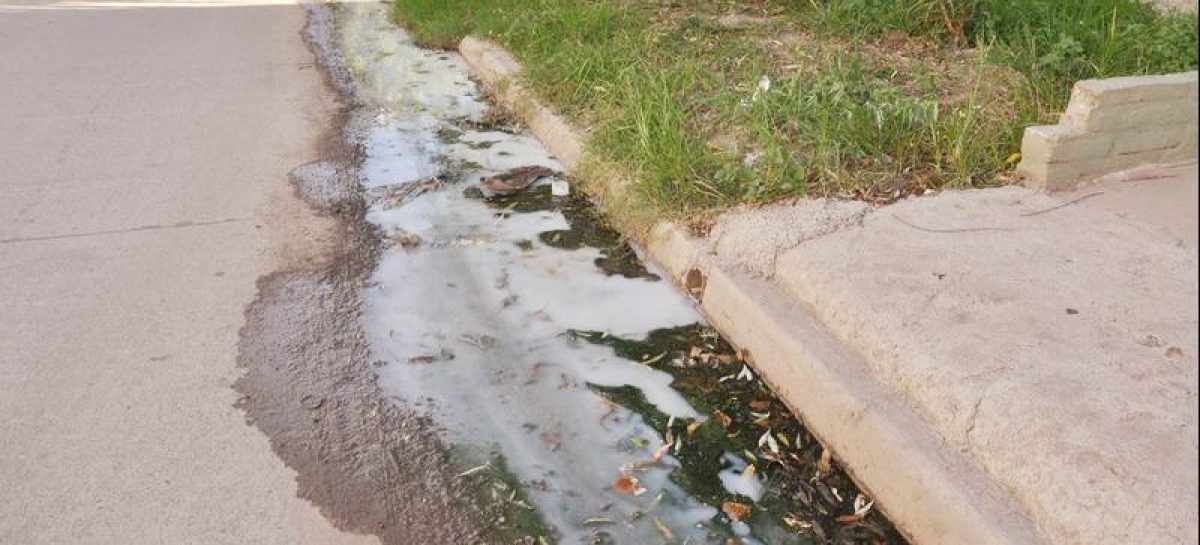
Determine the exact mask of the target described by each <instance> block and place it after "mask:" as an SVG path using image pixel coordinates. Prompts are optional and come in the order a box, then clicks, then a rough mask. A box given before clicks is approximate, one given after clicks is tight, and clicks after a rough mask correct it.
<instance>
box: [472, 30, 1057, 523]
mask: <svg viewBox="0 0 1200 545" xmlns="http://www.w3.org/2000/svg"><path fill="white" fill-rule="evenodd" d="M459 51H460V53H461V54H462V55H463V57H465V58H466V60H467V62H468V63H469V64H470V66H471V68H472V70H473V72H474V74H475V75H476V76H477V77H478V78H479V79H480V80H481V81H482V82H483V83H484V84H485V86H487V87H488V88H489V89H490V90H491V91H492V93H493V95H494V96H495V98H496V100H497V101H498V102H500V103H501V104H502V105H503V106H505V107H507V108H508V109H510V110H512V111H513V112H514V113H515V114H516V115H517V117H518V118H519V119H521V121H522V122H523V123H524V124H525V125H526V126H527V127H528V130H529V132H530V133H531V134H533V135H534V136H535V137H536V138H538V139H539V140H541V141H542V142H543V144H544V145H545V146H546V147H547V148H549V149H550V150H551V151H552V152H553V153H555V154H556V156H557V158H558V159H559V160H560V161H561V162H562V163H563V164H564V165H565V166H567V167H568V168H569V169H575V168H576V167H578V166H579V165H580V164H581V163H582V162H583V161H584V160H585V152H584V142H585V136H584V133H583V132H582V131H580V130H578V129H576V128H574V127H572V126H571V125H570V124H569V123H567V122H566V121H565V120H563V119H562V118H561V117H559V116H557V115H556V114H554V113H553V112H552V111H551V110H550V109H549V108H547V107H545V106H544V105H542V104H541V103H539V102H538V100H537V99H536V98H535V97H534V95H533V94H532V93H531V92H529V91H528V90H527V89H526V88H525V87H523V85H522V83H521V80H520V74H521V66H520V64H519V63H518V62H517V61H516V60H515V59H514V58H513V57H512V56H511V55H510V54H509V53H507V52H506V51H505V50H503V49H502V48H500V47H499V46H497V45H495V44H493V43H491V42H488V41H485V40H481V39H477V38H474V37H467V38H464V39H463V40H462V42H461V43H460V44H459ZM594 189H595V191H597V192H599V193H603V194H607V193H609V192H610V191H611V190H612V188H594ZM639 242H641V243H642V247H643V249H644V251H645V254H646V256H647V257H648V258H649V259H650V260H651V261H653V262H654V263H656V264H657V265H659V266H660V267H661V268H663V269H664V270H665V272H666V273H667V274H668V276H670V277H671V278H672V279H673V281H674V282H675V284H676V285H678V286H680V287H681V288H683V289H685V290H688V291H689V292H690V293H691V294H693V295H694V296H696V298H697V299H698V300H699V302H700V308H701V310H702V311H703V313H704V314H705V315H706V316H707V317H708V319H709V320H710V321H711V323H712V325H713V326H715V327H716V328H717V329H718V330H719V331H720V332H721V333H722V335H724V336H726V337H727V338H728V339H729V340H730V341H731V342H733V343H734V344H736V345H738V346H739V347H741V348H743V349H745V350H747V351H748V352H749V353H750V354H752V356H753V363H754V366H755V367H756V368H757V370H758V371H759V373H760V374H761V376H762V377H763V378H764V379H765V380H766V381H767V382H768V383H769V384H771V386H772V387H773V388H774V389H775V390H776V391H777V392H778V393H779V394H780V396H781V397H782V398H783V399H784V400H785V402H786V403H787V404H788V405H789V406H790V407H791V409H792V410H793V411H794V412H795V413H796V414H797V415H798V416H799V417H800V418H801V419H802V420H803V421H804V423H805V424H806V425H807V426H808V427H809V429H810V430H811V431H812V432H813V433H814V434H815V435H817V436H818V437H819V438H820V439H821V440H822V442H823V443H824V444H825V445H826V446H827V447H828V448H829V449H830V450H831V451H832V452H834V453H835V455H836V456H837V457H838V459H839V460H841V461H842V463H843V464H844V466H845V467H846V468H847V471H848V472H849V473H850V474H851V475H852V476H853V477H854V479H855V480H856V481H858V483H859V484H860V485H861V486H862V487H863V488H864V489H865V490H867V491H869V492H870V493H871V494H872V496H873V497H874V498H875V499H876V500H877V502H878V505H880V508H881V509H882V510H883V511H884V512H885V514H887V515H888V517H889V518H891V520H892V521H893V522H894V523H895V524H896V525H897V527H898V528H900V529H901V531H902V532H903V533H904V534H905V535H906V536H908V538H909V539H910V540H911V541H913V542H914V543H920V544H923V545H930V544H955V545H959V544H963V543H971V544H980V545H983V544H995V545H1001V544H1013V545H1015V544H1031V543H1043V542H1045V540H1044V538H1042V537H1040V534H1039V532H1038V531H1037V529H1035V527H1034V524H1033V523H1032V522H1031V521H1030V519H1029V517H1028V516H1027V515H1026V514H1025V513H1024V512H1023V510H1022V508H1021V506H1020V504H1019V503H1018V502H1017V501H1015V500H1014V498H1013V497H1012V496H1011V495H1010V494H1009V493H1008V492H1007V491H1006V490H1004V489H1003V487H1001V486H1000V485H999V484H997V483H996V482H995V481H993V480H992V479H991V478H990V477H989V476H988V475H987V474H986V473H985V472H984V471H983V470H981V469H980V468H979V467H977V466H976V465H975V464H973V463H972V461H971V460H969V459H968V458H967V457H966V456H963V455H962V454H961V453H960V452H959V451H957V450H955V449H952V448H950V447H949V446H948V445H946V444H945V443H944V442H943V441H942V440H941V439H940V438H939V436H938V434H937V433H936V431H935V430H934V429H933V428H932V427H931V426H930V425H929V424H927V423H926V422H925V421H924V420H923V419H922V418H921V416H919V415H918V414H917V413H916V412H915V411H914V410H913V409H912V408H910V406H909V405H908V404H906V403H905V402H904V400H903V399H901V398H900V397H899V396H897V395H896V394H894V393H892V392H891V391H889V388H888V387H887V386H886V385H885V384H883V383H881V382H880V381H879V380H878V379H877V378H876V377H875V376H874V375H873V374H872V372H871V371H870V370H869V368H868V366H867V365H866V364H865V363H864V362H863V361H862V360H861V358H860V357H859V356H858V355H856V354H855V352H854V351H853V350H850V349H848V348H847V347H846V346H844V345H843V344H842V343H841V342H840V341H839V340H837V339H836V338H835V337H834V336H833V335H832V334H831V333H830V332H829V331H828V330H827V329H826V328H825V327H824V326H823V325H822V324H821V322H820V320H818V319H816V318H815V317H814V316H813V315H812V314H810V313H809V312H808V311H807V310H805V309H804V308H803V307H802V306H800V305H794V304H788V303H787V301H788V297H787V296H786V294H784V293H781V290H779V289H778V288H777V287H775V286H773V285H771V284H770V283H768V282H765V281H763V280H761V279H758V278H754V277H752V276H751V275H748V274H746V273H744V272H742V271H738V270H735V269H733V268H731V267H728V266H726V265H725V264H722V263H718V262H716V260H713V259H709V258H708V255H709V253H710V252H709V249H708V248H707V247H706V246H707V244H706V243H705V242H704V241H702V240H700V239H698V238H696V237H693V236H691V235H690V234H689V233H687V231H686V230H684V229H682V228H680V227H679V226H677V225H674V224H672V223H669V222H661V223H659V224H658V225H657V226H655V228H654V229H653V230H652V231H651V233H650V234H649V235H648V236H647V237H644V239H643V240H640V241H639Z"/></svg>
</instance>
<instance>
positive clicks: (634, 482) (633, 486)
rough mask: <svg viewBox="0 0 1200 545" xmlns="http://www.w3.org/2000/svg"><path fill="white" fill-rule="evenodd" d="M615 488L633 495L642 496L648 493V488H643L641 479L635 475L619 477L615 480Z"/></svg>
mask: <svg viewBox="0 0 1200 545" xmlns="http://www.w3.org/2000/svg"><path fill="white" fill-rule="evenodd" d="M613 490H616V491H617V492H620V493H622V494H629V495H631V496H640V495H642V494H645V493H646V489H645V488H642V484H641V481H639V480H638V478H637V477H635V476H633V475H621V476H620V477H617V480H616V481H614V482H613Z"/></svg>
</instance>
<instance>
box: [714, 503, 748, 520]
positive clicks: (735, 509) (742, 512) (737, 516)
mask: <svg viewBox="0 0 1200 545" xmlns="http://www.w3.org/2000/svg"><path fill="white" fill-rule="evenodd" d="M721 510H722V511H724V512H725V514H726V515H729V518H731V519H733V520H742V519H744V518H746V516H747V515H749V514H750V506H749V505H746V504H744V503H738V502H735V501H727V502H725V503H722V504H721Z"/></svg>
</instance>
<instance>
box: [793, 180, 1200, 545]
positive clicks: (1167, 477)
mask: <svg viewBox="0 0 1200 545" xmlns="http://www.w3.org/2000/svg"><path fill="white" fill-rule="evenodd" d="M1193 191H1194V189H1193ZM1062 202H1063V201H1060V200H1058V199H1053V198H1050V197H1045V196H1040V195H1037V194H1034V193H1031V192H1030V191H1028V190H1025V189H1020V188H1004V189H996V190H983V191H968V192H956V193H947V194H944V195H940V196H936V197H931V198H921V199H914V200H910V201H906V202H902V203H899V204H896V205H894V206H889V207H885V208H882V209H879V210H877V211H876V212H875V213H873V214H871V215H870V216H869V217H867V218H866V219H865V220H864V221H863V223H862V225H860V226H854V227H850V228H847V229H844V230H840V231H838V232H835V233H832V234H830V235H827V236H824V237H820V238H817V239H813V240H809V241H806V242H804V243H802V244H800V245H799V246H797V247H795V248H793V249H791V250H789V251H787V252H786V253H785V254H784V255H782V256H781V257H780V258H779V260H778V265H777V268H776V271H775V276H776V278H777V279H778V280H779V284H780V286H781V287H783V288H784V289H785V290H786V291H787V293H788V294H789V295H790V296H791V297H793V298H794V299H795V301H796V302H797V303H800V304H803V305H806V306H808V307H809V308H811V309H812V310H813V312H814V313H815V314H816V315H817V316H819V317H820V319H821V320H822V321H823V322H824V323H825V324H826V325H827V326H828V327H830V328H831V329H832V330H833V331H834V332H835V334H836V335H838V336H839V337H840V338H842V339H843V340H844V342H846V343H847V344H848V345H849V346H851V347H852V348H853V349H854V350H855V351H857V352H858V353H859V354H862V355H863V356H864V358H865V359H866V361H867V362H869V365H870V366H871V369H872V372H873V374H874V375H875V376H876V377H878V378H879V379H880V380H882V381H883V382H885V383H887V384H888V385H890V386H891V387H892V388H893V389H894V390H895V391H897V392H899V393H900V395H902V396H903V397H904V398H905V399H906V400H907V401H908V402H909V403H910V404H911V406H912V407H913V408H915V409H916V410H917V411H918V412H919V413H920V414H921V415H922V416H923V418H924V419H925V420H926V421H927V422H929V423H931V424H932V425H933V426H934V428H936V429H937V430H938V432H939V434H940V435H941V437H942V438H943V439H944V440H945V441H946V442H947V443H948V444H950V445H952V446H953V447H954V448H957V449H959V450H961V451H962V452H964V453H965V454H966V455H967V456H969V457H970V458H971V459H973V460H975V461H976V462H977V463H978V464H979V465H980V466H981V467H983V468H984V470H985V471H987V472H988V473H989V474H990V475H992V477H993V478H995V479H996V480H997V481H998V482H999V483H1001V484H1002V485H1003V486H1004V487H1006V488H1007V489H1009V490H1011V491H1012V493H1013V494H1014V496H1016V497H1017V498H1018V499H1019V500H1020V501H1021V503H1023V504H1024V505H1025V506H1026V508H1027V509H1028V511H1029V513H1030V515H1031V517H1032V518H1033V520H1034V521H1035V522H1036V523H1037V525H1038V527H1039V528H1040V529H1041V531H1042V532H1043V533H1044V534H1045V535H1047V536H1048V537H1049V538H1050V540H1051V541H1052V542H1055V543H1106V544H1107V543H1111V544H1114V545H1116V544H1125V543H1196V541H1197V534H1196V527H1195V525H1194V521H1195V520H1196V516H1197V513H1196V504H1197V497H1196V488H1197V482H1198V481H1197V470H1196V459H1197V447H1196V445H1197V409H1196V401H1197V289H1196V274H1197V267H1196V264H1197V260H1196V251H1195V249H1194V247H1191V248H1188V247H1186V246H1184V245H1182V244H1180V243H1179V241H1178V239H1176V238H1174V237H1171V236H1167V235H1165V234H1164V233H1163V232H1162V231H1161V229H1160V228H1159V227H1158V226H1153V225H1149V224H1146V223H1142V222H1140V221H1137V220H1135V219H1132V218H1122V217H1120V216H1117V215H1116V214H1113V213H1112V212H1110V211H1108V210H1105V209H1103V208H1101V207H1095V206H1091V205H1088V204H1087V203H1086V202H1081V203H1078V204H1076V205H1070V206H1064V207H1061V208H1057V209H1053V210H1051V209H1052V208H1053V207H1055V206H1058V205H1059V204H1061V203H1062ZM1193 213H1194V211H1193ZM1193 218H1194V216H1193ZM1192 221H1194V219H1193V220H1192Z"/></svg>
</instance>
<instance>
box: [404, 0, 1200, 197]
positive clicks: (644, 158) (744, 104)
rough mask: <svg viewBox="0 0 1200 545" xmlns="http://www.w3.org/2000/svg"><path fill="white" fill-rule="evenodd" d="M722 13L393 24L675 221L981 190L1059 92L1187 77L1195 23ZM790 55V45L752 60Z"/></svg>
mask: <svg viewBox="0 0 1200 545" xmlns="http://www.w3.org/2000/svg"><path fill="white" fill-rule="evenodd" d="M737 5H738V3H735V2H713V1H710V0H675V1H674V2H671V3H669V4H664V3H659V2H651V1H648V0H608V1H599V0H395V2H394V9H395V14H396V16H397V18H398V19H399V20H400V21H401V22H402V23H403V24H405V25H406V26H407V27H408V28H410V29H411V30H412V32H413V34H414V35H415V37H416V38H417V39H418V40H420V41H422V42H425V43H428V44H432V45H439V46H443V47H453V45H454V44H455V43H456V42H457V40H458V39H459V38H461V37H462V36H463V35H465V34H477V35H484V36H488V37H491V38H492V39H494V40H496V41H498V42H500V43H501V44H503V45H504V46H505V47H507V48H508V49H509V50H510V51H512V52H513V53H514V54H515V55H516V56H517V57H518V58H519V59H520V60H521V61H522V62H523V63H524V64H525V66H526V69H527V77H528V79H529V83H530V85H531V87H532V88H533V89H535V90H536V91H537V92H539V93H540V94H541V95H542V96H543V98H545V99H546V100H547V101H549V102H550V103H551V104H553V105H554V106H555V107H556V108H557V109H558V110H559V111H561V112H563V113H565V114H566V115H568V116H570V117H572V118H573V119H575V120H576V122H578V123H581V124H586V125H588V126H589V127H590V128H591V129H592V134H593V136H592V140H591V146H592V149H593V151H595V152H596V153H598V154H599V155H600V156H601V157H602V158H604V159H606V160H609V161H611V162H614V163H616V164H619V165H621V166H622V167H624V168H626V169H628V170H629V171H631V172H632V174H634V175H635V176H636V177H637V179H638V184H637V186H636V189H637V190H638V191H639V194H640V197H641V198H642V199H644V200H646V201H649V202H651V203H653V204H654V205H655V206H656V207H657V208H658V209H659V210H661V211H662V212H663V213H664V214H667V215H671V216H675V217H691V216H693V215H695V214H697V213H703V212H705V211H711V210H714V209H719V208H720V207H724V206H727V205H731V204H736V203H741V202H762V201H769V200H772V199H777V198H781V197H787V196H802V195H831V194H832V195H856V196H868V197H870V196H879V195H885V194H891V193H892V192H894V191H896V190H912V189H914V188H917V189H919V188H921V187H929V188H938V187H943V186H958V187H962V186H980V185H988V184H993V183H997V181H996V180H997V177H996V175H997V174H998V173H1000V172H1002V171H1004V170H1005V169H1006V168H1009V167H1010V166H1011V155H1012V153H1013V152H1014V151H1016V150H1017V147H1018V145H1019V140H1020V134H1021V131H1022V129H1023V127H1024V126H1026V125H1029V124H1032V123H1036V122H1040V121H1046V120H1048V119H1050V118H1052V117H1053V116H1054V115H1055V113H1056V112H1057V111H1058V110H1060V109H1061V108H1062V107H1063V105H1064V104H1065V102H1066V99H1067V97H1068V96H1069V91H1070V87H1071V85H1072V84H1073V83H1074V81H1076V80H1079V79H1084V78H1092V77H1110V76H1117V75H1129V74H1146V73H1165V72H1173V71H1180V70H1187V69H1194V68H1195V67H1196V64H1197V48H1196V43H1195V40H1196V35H1197V25H1196V19H1195V17H1189V16H1183V15H1173V16H1164V15H1161V14H1159V13H1157V12H1155V11H1154V10H1153V9H1151V8H1149V7H1148V6H1146V5H1145V4H1143V3H1141V2H1140V1H1139V0H775V1H768V2H766V3H755V4H754V5H755V6H758V8H757V9H759V10H760V11H759V13H770V14H772V15H773V16H772V17H771V18H770V19H769V21H768V22H767V23H766V24H763V25H751V26H749V27H744V28H730V27H725V26H721V25H719V24H717V23H716V22H715V21H716V18H717V16H719V15H720V14H723V13H727V12H728V10H729V9H731V8H732V7H735V6H737ZM746 9H750V8H746ZM788 35H801V36H804V37H806V39H804V40H799V41H798V42H797V43H793V44H791V45H786V44H785V45H784V46H781V47H777V46H769V45H768V44H772V43H776V42H775V41H774V40H775V39H776V38H779V37H781V36H788ZM897 36H899V37H900V39H901V40H902V41H905V40H907V41H911V40H912V39H916V40H918V41H920V42H921V43H925V44H928V45H929V47H926V48H924V49H921V48H918V50H919V51H926V53H921V54H924V55H927V56H928V58H918V59H916V62H902V61H903V59H899V60H898V59H897V58H896V57H895V56H894V55H892V56H889V54H888V52H887V51H886V50H887V46H886V43H887V41H888V40H893V39H896V37H897ZM872 44H874V46H875V47H874V49H872V48H871V47H864V45H865V46H871V45H872ZM880 44H885V45H882V46H881V45H880ZM771 47H776V49H771ZM881 51H883V52H882V53H881ZM929 51H931V52H929ZM781 56H782V57H786V59H785V60H780V59H781V58H782V57H781ZM763 76H767V77H768V78H769V79H770V81H771V86H770V90H769V91H768V92H765V93H763V92H758V91H756V87H757V85H758V82H759V80H760V78H762V77H763ZM947 89H953V90H954V93H953V96H948V92H947Z"/></svg>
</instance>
